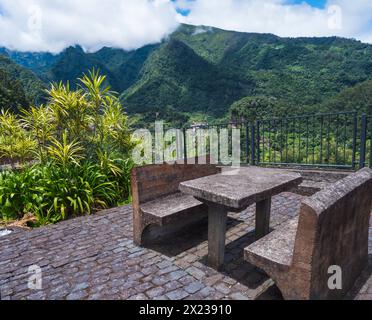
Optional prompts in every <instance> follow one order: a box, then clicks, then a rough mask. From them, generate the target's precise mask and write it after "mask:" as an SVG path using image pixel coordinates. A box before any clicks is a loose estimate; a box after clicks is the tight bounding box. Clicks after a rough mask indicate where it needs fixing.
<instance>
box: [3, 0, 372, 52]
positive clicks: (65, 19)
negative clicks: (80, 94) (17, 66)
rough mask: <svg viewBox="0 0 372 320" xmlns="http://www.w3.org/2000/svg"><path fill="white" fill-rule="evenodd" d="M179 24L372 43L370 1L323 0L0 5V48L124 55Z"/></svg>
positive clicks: (20, 1) (13, 0) (11, 1)
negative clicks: (312, 1)
mask: <svg viewBox="0 0 372 320" xmlns="http://www.w3.org/2000/svg"><path fill="white" fill-rule="evenodd" d="M296 2H297V1H296ZM180 12H181V13H183V14H186V13H187V15H186V16H182V14H180ZM182 22H184V23H189V24H193V25H205V26H213V27H219V28H223V29H228V30H236V31H243V32H259V33H274V34H276V35H279V36H286V37H287V36H289V37H297V36H333V35H338V36H343V37H348V38H357V39H360V40H362V41H365V42H370V43H372V1H371V0H353V1H350V0H328V1H327V3H326V5H325V7H324V8H316V7H312V6H310V5H309V4H307V3H306V2H305V1H303V2H299V3H297V4H293V0H104V1H103V0H78V1H77V0H0V46H6V47H8V48H10V49H17V50H21V51H50V52H59V51H61V50H63V49H64V48H66V47H68V46H70V45H75V44H80V45H81V46H82V47H83V48H84V49H86V50H88V51H96V50H98V49H100V48H101V47H103V46H110V47H118V48H123V49H126V50H130V49H136V48H139V47H141V46H143V45H146V44H150V43H157V42H160V41H161V40H162V39H164V37H166V36H167V35H169V34H170V33H171V32H173V31H174V30H175V29H176V28H177V26H178V25H179V23H182ZM197 32H204V29H198V30H197Z"/></svg>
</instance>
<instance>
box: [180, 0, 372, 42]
mask: <svg viewBox="0 0 372 320" xmlns="http://www.w3.org/2000/svg"><path fill="white" fill-rule="evenodd" d="M178 3H179V5H180V7H181V8H182V9H184V10H185V9H189V10H191V12H190V14H189V16H187V17H184V18H183V19H182V22H185V23H189V24H195V25H208V26H214V27H219V28H222V29H228V30H236V31H243V32H260V33H274V34H276V35H279V36H288V37H298V36H333V35H337V36H344V37H354V38H358V39H361V40H364V41H371V40H372V28H371V26H372V24H370V21H371V20H372V1H371V0H353V1H350V0H329V1H327V5H326V6H325V8H324V9H320V8H314V7H312V6H310V5H308V4H307V3H306V2H305V1H304V2H303V3H301V4H297V5H289V4H288V3H289V2H288V1H286V0H196V1H192V0H190V1H188V0H179V1H178Z"/></svg>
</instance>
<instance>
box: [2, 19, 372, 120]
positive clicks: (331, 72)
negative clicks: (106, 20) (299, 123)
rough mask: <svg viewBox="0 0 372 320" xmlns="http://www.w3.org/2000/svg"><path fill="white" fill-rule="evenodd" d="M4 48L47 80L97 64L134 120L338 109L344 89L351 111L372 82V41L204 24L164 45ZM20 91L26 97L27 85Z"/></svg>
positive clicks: (181, 31)
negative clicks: (243, 30) (42, 49)
mask: <svg viewBox="0 0 372 320" xmlns="http://www.w3.org/2000/svg"><path fill="white" fill-rule="evenodd" d="M3 51H4V50H3ZM5 52H6V54H7V55H8V56H9V57H10V58H11V59H12V60H13V61H15V62H16V63H17V64H19V65H22V66H23V67H26V68H28V69H30V70H32V71H33V72H34V73H32V74H33V75H34V74H36V75H37V76H38V78H39V79H42V80H43V81H44V83H45V84H47V83H49V82H50V81H70V82H71V83H72V84H73V85H74V84H76V82H75V80H76V78H78V77H80V76H81V74H82V73H83V72H87V70H89V69H91V68H93V67H95V68H99V69H100V70H101V72H102V73H104V74H106V75H107V82H108V84H110V85H111V87H112V89H113V90H114V91H117V92H118V93H120V94H121V99H122V101H123V104H124V106H125V108H126V111H127V112H129V113H130V114H132V118H133V119H135V120H136V121H138V122H139V123H141V122H150V121H153V120H154V119H155V118H157V117H158V118H159V117H161V118H162V119H166V120H169V121H170V120H172V119H176V120H177V121H178V122H180V123H187V122H188V121H191V119H199V118H200V117H204V116H205V117H209V118H212V119H213V118H223V117H230V116H236V117H239V116H244V115H248V116H250V115H252V116H261V115H265V116H270V115H272V116H275V115H283V114H284V115H285V114H287V113H288V112H290V113H292V114H298V113H302V112H303V110H306V111H308V112H318V111H319V110H328V109H331V110H336V109H338V108H337V103H338V102H332V101H337V99H339V100H341V99H346V100H347V99H348V97H349V95H350V99H349V103H348V104H343V106H340V108H341V109H342V108H345V109H346V110H351V109H356V108H357V106H356V105H357V104H359V102H358V101H355V100H354V101H352V100H351V98H353V97H354V96H355V95H353V93H352V92H354V91H355V90H359V89H358V88H359V87H358V85H359V84H361V85H362V83H363V84H364V85H363V87H364V86H366V85H368V83H369V82H368V80H372V45H369V44H364V43H361V42H360V41H356V40H351V39H343V38H338V37H327V38H280V37H277V36H274V35H271V34H256V33H241V32H233V31H225V30H220V29H216V28H211V27H203V26H199V27H197V26H189V25H181V26H180V27H179V28H178V30H177V31H176V32H174V33H173V34H171V35H170V36H169V37H168V38H167V39H165V40H164V41H163V42H162V43H159V44H155V45H148V46H145V47H143V48H140V49H138V50H133V51H125V50H121V49H114V48H102V49H101V50H99V51H98V52H95V53H87V52H84V50H83V49H82V48H81V47H79V46H76V47H70V48H67V49H66V50H65V51H63V52H62V53H60V54H58V55H52V54H47V53H19V52H13V51H9V50H5ZM0 53H1V50H0ZM39 79H37V80H38V81H40V80H39ZM35 81H36V80H35ZM22 83H24V81H23V82H22ZM349 88H352V89H350V90H351V91H348V89H349ZM25 92H26V93H27V94H28V95H30V94H29V89H28V88H26V89H25ZM339 95H342V98H338V97H339ZM358 97H359V98H362V96H358ZM335 99H336V100H335ZM361 103H362V102H361ZM232 105H233V107H231V106H232ZM267 106H269V107H267ZM230 107H231V108H232V109H231V110H230ZM246 108H249V109H250V110H249V112H247V111H246V110H245V109H246ZM255 108H256V109H257V110H253V111H252V109H255ZM264 109H265V110H264ZM262 110H264V112H263V111H262ZM365 110H370V109H368V108H367V109H365Z"/></svg>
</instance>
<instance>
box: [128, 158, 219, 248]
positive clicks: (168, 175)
mask: <svg viewBox="0 0 372 320" xmlns="http://www.w3.org/2000/svg"><path fill="white" fill-rule="evenodd" d="M220 171H221V170H220V169H219V168H217V166H215V165H191V164H187V165H183V164H174V165H168V164H164V165H150V166H144V167H139V168H135V169H133V170H132V174H131V184H132V197H133V215H134V217H133V225H134V226H133V228H134V230H133V232H134V242H135V243H136V244H137V245H140V246H143V245H146V244H149V243H151V244H153V243H156V242H159V241H161V240H162V239H164V238H166V237H169V236H171V235H174V234H177V232H179V231H180V230H182V229H184V228H187V227H188V226H191V225H193V224H194V223H198V222H200V221H201V220H203V219H207V217H208V208H207V207H206V206H205V205H204V204H203V203H201V202H200V201H198V200H196V199H195V198H194V197H192V196H188V195H185V194H182V193H181V192H179V190H178V188H179V184H180V183H181V182H183V181H188V180H192V179H197V178H201V177H205V176H209V175H213V174H216V173H219V172H220Z"/></svg>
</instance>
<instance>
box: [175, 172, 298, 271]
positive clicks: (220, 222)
mask: <svg viewBox="0 0 372 320" xmlns="http://www.w3.org/2000/svg"><path fill="white" fill-rule="evenodd" d="M301 183H302V177H301V175H300V174H298V173H295V172H289V171H285V170H277V169H266V168H258V167H247V168H239V169H236V170H233V169H230V170H226V171H224V172H223V173H221V174H217V175H212V176H208V177H204V178H200V179H196V180H191V181H185V182H182V183H181V184H180V187H179V189H180V191H181V192H183V193H185V194H189V195H192V196H194V197H195V198H196V199H198V200H200V201H202V202H204V203H206V204H207V205H208V207H209V218H208V219H209V222H208V225H209V226H208V228H209V230H208V245H209V254H208V262H209V265H210V266H211V267H213V268H215V269H220V268H221V266H222V265H223V263H224V258H225V242H226V223H227V214H228V212H241V211H243V210H245V209H246V208H248V207H249V206H251V205H252V204H254V203H256V238H257V240H258V239H260V238H262V237H264V236H265V235H267V234H268V233H269V232H270V213H271V198H272V197H273V196H275V195H278V194H280V193H282V192H286V191H290V190H291V189H293V188H295V187H297V186H298V185H300V184H301Z"/></svg>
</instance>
